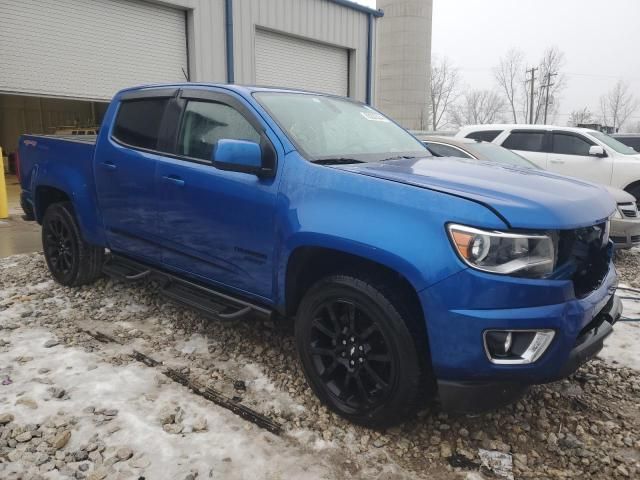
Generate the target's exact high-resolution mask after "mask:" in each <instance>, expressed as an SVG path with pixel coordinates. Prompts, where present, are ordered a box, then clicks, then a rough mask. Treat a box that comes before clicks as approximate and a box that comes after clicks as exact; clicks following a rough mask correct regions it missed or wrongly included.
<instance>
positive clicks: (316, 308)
mask: <svg viewBox="0 0 640 480" xmlns="http://www.w3.org/2000/svg"><path fill="white" fill-rule="evenodd" d="M389 290H391V289H385V288H379V287H378V286H374V284H373V282H370V281H366V280H362V279H359V278H356V277H353V276H349V275H334V276H330V277H326V278H324V279H322V280H320V281H319V282H317V283H316V284H315V285H313V286H312V287H311V288H310V289H309V291H308V292H307V294H306V295H305V296H304V298H303V299H302V301H301V303H300V306H299V308H298V314H297V317H296V344H297V349H298V353H299V355H300V359H301V362H302V367H303V370H304V373H305V376H306V378H307V381H308V383H309V385H310V386H311V388H312V389H313V391H314V392H315V394H316V395H317V396H318V398H319V399H320V400H321V401H322V402H323V403H324V404H325V405H327V407H329V408H330V409H331V410H333V411H334V412H336V413H338V414H339V415H341V416H343V417H345V418H346V419H348V420H350V421H352V422H354V423H357V424H360V425H364V426H367V427H370V428H386V427H389V426H392V425H395V424H397V423H399V422H401V421H403V420H405V419H406V418H407V417H409V416H410V415H411V414H412V413H414V411H415V410H416V408H417V406H418V401H419V399H420V396H421V394H422V393H423V392H424V388H423V386H424V385H423V384H424V371H425V370H426V369H425V367H424V362H422V361H421V360H420V356H419V355H418V351H417V348H416V341H415V340H414V338H413V337H412V335H411V333H410V331H409V328H408V325H409V323H408V322H410V321H411V320H415V319H410V318H406V317H407V314H401V313H400V312H404V309H403V308H402V307H403V306H402V305H398V306H397V307H396V305H395V304H394V303H393V300H392V299H393V298H394V297H395V296H394V295H392V294H391V293H392V292H390V291H389ZM395 303H396V304H397V303H398V301H397V300H395Z"/></svg>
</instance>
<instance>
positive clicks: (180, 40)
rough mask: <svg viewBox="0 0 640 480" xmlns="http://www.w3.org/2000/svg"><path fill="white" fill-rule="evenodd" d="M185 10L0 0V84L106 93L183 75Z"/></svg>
mask: <svg viewBox="0 0 640 480" xmlns="http://www.w3.org/2000/svg"><path fill="white" fill-rule="evenodd" d="M184 18H185V15H184V11H183V10H181V9H176V8H170V7H168V6H165V5H152V4H150V3H147V2H133V1H128V0H108V1H104V0H62V1H57V2H42V1H39V0H0V22H2V27H0V91H3V92H15V93H26V94H31V95H47V96H61V97H75V98H92V99H109V98H111V96H112V95H113V94H114V93H115V92H116V91H117V90H119V89H121V88H124V87H126V86H131V85H136V84H141V83H154V82H175V81H181V80H183V79H184V75H183V73H182V69H183V68H185V67H186V64H187V58H186V37H185V21H184Z"/></svg>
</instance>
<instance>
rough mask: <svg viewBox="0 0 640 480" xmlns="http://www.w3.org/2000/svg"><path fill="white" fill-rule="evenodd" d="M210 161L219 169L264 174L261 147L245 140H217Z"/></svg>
mask: <svg viewBox="0 0 640 480" xmlns="http://www.w3.org/2000/svg"><path fill="white" fill-rule="evenodd" d="M211 163H213V166H214V167H216V168H217V169H219V170H227V171H230V172H242V173H249V174H253V175H257V176H259V177H261V176H266V175H264V174H265V173H266V171H265V170H263V168H262V149H261V148H260V145H258V144H257V143H255V142H248V141H246V140H231V139H227V138H223V139H221V140H218V143H216V146H215V147H214V149H213V153H212V154H211Z"/></svg>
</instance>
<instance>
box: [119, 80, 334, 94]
mask: <svg viewBox="0 0 640 480" xmlns="http://www.w3.org/2000/svg"><path fill="white" fill-rule="evenodd" d="M194 87H196V88H197V87H200V88H202V87H204V88H206V87H215V88H223V89H225V90H230V91H233V92H237V93H248V94H251V93H253V92H287V93H310V94H316V95H327V96H330V94H326V93H321V92H312V91H308V90H298V89H294V88H284V87H263V86H259V85H238V84H232V83H204V82H181V83H157V84H148V85H136V86H133V87H127V88H123V89H122V90H120V91H119V92H118V95H119V94H122V93H125V92H132V91H137V90H150V89H154V88H194Z"/></svg>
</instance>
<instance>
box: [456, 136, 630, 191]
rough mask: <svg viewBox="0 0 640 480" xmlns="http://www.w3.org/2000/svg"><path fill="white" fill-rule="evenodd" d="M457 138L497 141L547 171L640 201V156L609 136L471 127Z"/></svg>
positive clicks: (496, 142)
mask: <svg viewBox="0 0 640 480" xmlns="http://www.w3.org/2000/svg"><path fill="white" fill-rule="evenodd" d="M456 137H457V138H473V139H475V140H484V141H487V142H493V143H495V144H497V145H501V146H503V147H505V148H508V149H509V150H513V151H515V152H516V153H518V154H519V155H522V156H523V157H525V158H526V159H528V160H531V161H532V162H533V163H535V164H536V165H538V166H539V167H542V168H544V169H546V170H549V171H552V172H556V173H560V174H562V175H568V176H572V177H578V178H582V179H585V180H589V181H592V182H595V183H601V184H604V185H610V186H612V187H616V188H621V189H622V190H625V191H627V192H629V193H630V194H631V195H633V196H634V197H635V198H636V200H637V201H640V161H639V160H640V153H638V152H636V151H635V150H634V149H633V148H631V147H629V146H627V145H624V144H623V143H620V142H619V141H618V140H616V139H615V138H612V137H611V136H609V135H607V134H606V133H602V132H598V131H597V130H589V129H587V128H577V127H556V126H550V125H516V124H512V125H469V126H466V127H462V128H461V129H460V131H459V132H458V133H457V134H456Z"/></svg>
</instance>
